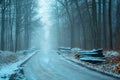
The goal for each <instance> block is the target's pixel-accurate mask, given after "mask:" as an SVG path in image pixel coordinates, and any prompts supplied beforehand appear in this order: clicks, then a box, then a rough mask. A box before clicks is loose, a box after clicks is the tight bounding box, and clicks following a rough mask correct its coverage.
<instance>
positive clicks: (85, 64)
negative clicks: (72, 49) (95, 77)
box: [62, 54, 120, 78]
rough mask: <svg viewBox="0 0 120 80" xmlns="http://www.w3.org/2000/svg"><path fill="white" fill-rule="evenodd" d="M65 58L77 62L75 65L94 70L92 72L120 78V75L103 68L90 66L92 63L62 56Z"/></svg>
mask: <svg viewBox="0 0 120 80" xmlns="http://www.w3.org/2000/svg"><path fill="white" fill-rule="evenodd" d="M62 56H63V57H64V58H66V59H67V60H70V61H73V62H75V63H78V64H81V65H84V66H86V67H87V68H89V69H92V70H94V71H97V72H100V73H101V72H102V73H104V74H108V75H111V76H114V77H118V78H120V75H119V74H117V73H113V72H112V71H107V70H103V69H101V66H99V67H98V66H93V65H90V63H86V62H84V61H81V60H77V59H75V58H74V57H68V56H67V55H65V54H64V55H62ZM111 67H114V66H111Z"/></svg>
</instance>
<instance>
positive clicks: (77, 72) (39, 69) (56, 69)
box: [24, 51, 116, 80]
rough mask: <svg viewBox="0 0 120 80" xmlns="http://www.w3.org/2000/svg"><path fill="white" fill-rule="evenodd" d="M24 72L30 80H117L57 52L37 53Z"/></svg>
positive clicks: (25, 66) (26, 65)
mask: <svg viewBox="0 0 120 80" xmlns="http://www.w3.org/2000/svg"><path fill="white" fill-rule="evenodd" d="M24 71H25V76H26V77H27V79H28V80H116V79H114V78H112V77H109V76H106V75H102V74H100V73H97V72H94V71H91V70H89V69H86V68H84V67H81V66H78V65H76V64H74V63H72V62H69V61H67V60H65V59H64V58H63V57H62V56H59V55H58V54H57V53H56V52H55V51H46V52H39V53H37V54H36V55H35V56H33V58H31V59H30V60H29V61H28V62H27V63H26V64H25V65H24Z"/></svg>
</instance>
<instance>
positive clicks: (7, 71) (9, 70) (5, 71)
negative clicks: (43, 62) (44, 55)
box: [0, 51, 37, 80]
mask: <svg viewBox="0 0 120 80" xmlns="http://www.w3.org/2000/svg"><path fill="white" fill-rule="evenodd" d="M35 53H37V51H34V52H33V53H31V54H29V55H28V56H27V57H26V58H25V59H23V60H20V61H18V62H15V63H13V64H9V65H6V66H4V67H2V69H1V70H0V80H4V79H3V78H1V77H5V76H7V77H9V76H10V75H11V74H14V73H15V71H16V70H18V69H19V68H20V66H21V65H22V64H23V63H24V62H25V61H27V60H28V59H29V58H31V57H32V56H33V55H34V54H35ZM6 80H9V79H7V78H6Z"/></svg>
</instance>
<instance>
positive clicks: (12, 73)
mask: <svg viewBox="0 0 120 80" xmlns="http://www.w3.org/2000/svg"><path fill="white" fill-rule="evenodd" d="M35 53H36V51H33V50H24V51H18V52H16V53H14V52H10V51H0V80H26V78H25V76H24V71H23V69H22V64H24V62H25V61H27V60H28V59H29V58H30V57H32V56H33V55H34V54H35Z"/></svg>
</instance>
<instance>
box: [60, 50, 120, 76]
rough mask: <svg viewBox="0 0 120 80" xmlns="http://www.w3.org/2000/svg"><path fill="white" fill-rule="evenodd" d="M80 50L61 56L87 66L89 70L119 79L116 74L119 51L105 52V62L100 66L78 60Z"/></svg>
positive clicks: (119, 60) (119, 56)
mask: <svg viewBox="0 0 120 80" xmlns="http://www.w3.org/2000/svg"><path fill="white" fill-rule="evenodd" d="M78 51H79V50H78V49H72V52H71V53H69V52H66V53H62V54H61V55H62V56H64V57H65V58H66V59H69V60H72V61H74V62H77V63H80V64H81V65H84V66H86V67H87V68H90V69H91V68H92V69H94V70H95V71H98V72H101V73H105V74H107V75H110V76H114V77H119V78H120V74H119V73H117V72H115V68H116V66H117V65H118V63H119V62H120V53H119V52H117V51H104V52H103V55H104V56H105V62H103V63H99V64H93V63H89V62H84V61H81V60H80V59H78V58H77V59H76V58H75V55H76V54H77V52H78Z"/></svg>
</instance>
